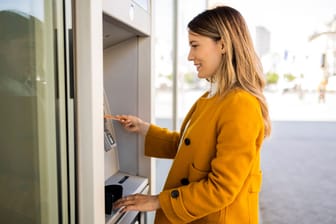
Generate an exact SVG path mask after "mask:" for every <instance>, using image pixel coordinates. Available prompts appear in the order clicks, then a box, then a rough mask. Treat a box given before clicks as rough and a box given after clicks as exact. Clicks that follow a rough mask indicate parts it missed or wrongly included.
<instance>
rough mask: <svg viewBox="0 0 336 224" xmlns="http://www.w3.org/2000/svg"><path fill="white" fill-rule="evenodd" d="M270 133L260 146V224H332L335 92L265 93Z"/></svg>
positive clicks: (334, 216) (334, 206) (335, 193)
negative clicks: (321, 100)
mask: <svg viewBox="0 0 336 224" xmlns="http://www.w3.org/2000/svg"><path fill="white" fill-rule="evenodd" d="M266 97H267V100H268V102H269V106H270V114H271V118H272V120H273V132H272V135H271V137H270V138H269V139H267V140H266V141H265V143H264V146H263V149H262V152H261V156H262V157H261V163H262V164H261V165H262V169H263V174H264V179H263V187H262V191H261V194H260V216H261V220H262V224H316V223H318V224H335V223H336V213H335V211H336V201H335V198H336V187H335V186H336V175H335V174H336V166H335V162H336V140H335V136H336V94H332V93H328V94H327V96H326V103H325V104H320V103H318V100H317V94H316V93H315V94H314V93H309V94H306V95H305V96H304V98H303V99H300V98H299V96H298V95H296V94H295V93H289V94H279V93H278V94H274V93H273V94H270V93H269V94H266Z"/></svg>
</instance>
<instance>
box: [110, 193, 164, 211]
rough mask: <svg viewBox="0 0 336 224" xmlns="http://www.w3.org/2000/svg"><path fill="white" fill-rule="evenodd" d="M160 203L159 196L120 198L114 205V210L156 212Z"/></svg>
mask: <svg viewBox="0 0 336 224" xmlns="http://www.w3.org/2000/svg"><path fill="white" fill-rule="evenodd" d="M160 207H161V206H160V201H159V196H158V195H145V194H134V195H128V196H126V197H123V198H120V199H119V200H117V201H116V202H114V203H113V208H114V209H115V208H122V209H121V210H120V212H127V211H141V212H145V211H154V210H157V209H159V208H160Z"/></svg>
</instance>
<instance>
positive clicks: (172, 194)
mask: <svg viewBox="0 0 336 224" xmlns="http://www.w3.org/2000/svg"><path fill="white" fill-rule="evenodd" d="M179 195H180V193H179V191H178V190H173V191H172V192H171V193H170V196H171V197H172V198H178V196H179Z"/></svg>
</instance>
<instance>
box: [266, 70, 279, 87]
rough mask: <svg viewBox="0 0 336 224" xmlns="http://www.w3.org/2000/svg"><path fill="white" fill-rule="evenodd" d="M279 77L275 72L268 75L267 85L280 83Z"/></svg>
mask: <svg viewBox="0 0 336 224" xmlns="http://www.w3.org/2000/svg"><path fill="white" fill-rule="evenodd" d="M278 80H279V75H278V74H277V73H275V72H267V73H266V83H267V84H276V83H278Z"/></svg>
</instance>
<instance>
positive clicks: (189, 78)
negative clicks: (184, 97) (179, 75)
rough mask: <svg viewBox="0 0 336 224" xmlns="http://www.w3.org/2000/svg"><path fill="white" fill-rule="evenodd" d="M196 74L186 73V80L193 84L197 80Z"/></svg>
mask: <svg viewBox="0 0 336 224" xmlns="http://www.w3.org/2000/svg"><path fill="white" fill-rule="evenodd" d="M195 79H196V78H195V74H193V73H185V74H184V82H185V83H188V84H193V83H194V82H195V81H196V80H195Z"/></svg>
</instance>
